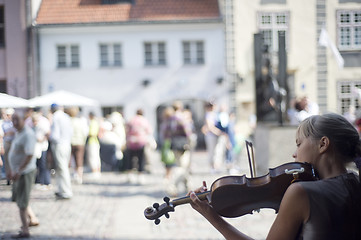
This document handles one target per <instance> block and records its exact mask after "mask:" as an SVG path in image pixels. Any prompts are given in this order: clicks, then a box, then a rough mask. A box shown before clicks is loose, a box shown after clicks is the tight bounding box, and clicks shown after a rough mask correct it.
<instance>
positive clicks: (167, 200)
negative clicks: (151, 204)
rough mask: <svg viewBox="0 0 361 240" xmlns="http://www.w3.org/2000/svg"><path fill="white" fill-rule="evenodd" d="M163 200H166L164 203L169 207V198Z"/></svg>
mask: <svg viewBox="0 0 361 240" xmlns="http://www.w3.org/2000/svg"><path fill="white" fill-rule="evenodd" d="M163 200H164V202H166V203H167V205H168V206H169V201H170V199H169V197H164V198H163Z"/></svg>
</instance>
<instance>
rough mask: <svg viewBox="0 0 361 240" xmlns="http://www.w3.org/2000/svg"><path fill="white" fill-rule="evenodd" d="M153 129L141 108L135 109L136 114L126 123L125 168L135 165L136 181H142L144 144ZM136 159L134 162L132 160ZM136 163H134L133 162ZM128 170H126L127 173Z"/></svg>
mask: <svg viewBox="0 0 361 240" xmlns="http://www.w3.org/2000/svg"><path fill="white" fill-rule="evenodd" d="M152 134H153V129H152V127H151V126H150V123H149V122H148V120H147V119H146V118H145V117H144V115H143V110H142V109H137V111H136V114H135V116H134V117H133V118H131V119H130V120H129V121H128V123H127V124H126V146H127V148H126V157H125V159H126V167H125V168H126V170H128V171H131V170H132V169H134V168H135V167H136V169H137V178H138V179H137V181H138V182H139V183H141V184H143V183H145V181H144V171H145V163H146V159H145V151H144V150H145V146H146V145H147V144H148V142H149V140H150V139H151V137H150V136H152ZM134 158H135V159H136V162H135V161H134ZM135 163H136V164H135ZM129 173H130V172H128V174H129Z"/></svg>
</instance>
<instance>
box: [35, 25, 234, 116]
mask: <svg viewBox="0 0 361 240" xmlns="http://www.w3.org/2000/svg"><path fill="white" fill-rule="evenodd" d="M223 34H224V33H223V27H222V24H221V23H216V24H210V23H208V24H168V25H167V24H158V25H132V26H130V25H121V26H120V25H118V26H97V27H94V26H92V27H90V26H83V27H79V26H72V27H53V28H50V27H43V28H40V31H39V39H40V78H41V94H45V93H47V92H50V91H55V90H61V89H63V90H68V91H71V92H74V93H77V94H81V95H83V96H86V97H90V98H94V99H97V100H98V101H100V103H101V105H102V106H124V107H125V109H124V113H125V116H126V117H130V116H133V115H134V113H135V110H136V108H139V107H142V108H143V109H144V110H145V115H146V116H147V117H148V118H150V120H151V121H152V122H153V123H155V118H156V116H155V112H156V111H155V110H156V107H157V106H158V105H159V104H162V103H165V102H166V101H173V100H175V99H204V100H210V99H213V98H216V99H217V100H219V101H225V100H226V98H227V84H225V83H222V84H221V85H219V84H217V83H216V80H217V78H224V68H225V64H224V35H223ZM183 40H186V41H189V40H191V41H192V40H202V41H204V48H205V49H204V52H205V64H204V65H192V66H184V65H183V50H182V41H183ZM145 41H164V42H165V43H166V54H167V64H166V66H144V46H143V43H144V42H145ZM100 43H121V45H122V61H123V66H122V67H120V68H101V67H99V66H100V53H99V44H100ZM58 44H59V45H64V44H77V45H79V47H80V68H75V69H71V68H65V69H58V68H57V49H56V46H57V45H58ZM145 79H149V80H150V81H151V84H150V85H149V86H148V87H144V86H143V85H142V81H143V80H145Z"/></svg>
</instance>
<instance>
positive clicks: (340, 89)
mask: <svg viewBox="0 0 361 240" xmlns="http://www.w3.org/2000/svg"><path fill="white" fill-rule="evenodd" d="M356 88H360V89H361V80H359V81H338V82H337V111H338V112H339V113H340V114H344V113H345V112H347V111H348V109H349V108H350V106H351V105H352V106H354V107H355V109H356V110H361V102H360V100H359V96H358V95H357V94H356V92H355V89H356Z"/></svg>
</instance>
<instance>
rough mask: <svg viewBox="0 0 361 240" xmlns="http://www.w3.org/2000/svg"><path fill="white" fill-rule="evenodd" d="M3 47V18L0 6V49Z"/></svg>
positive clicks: (2, 8) (2, 10)
mask: <svg viewBox="0 0 361 240" xmlns="http://www.w3.org/2000/svg"><path fill="white" fill-rule="evenodd" d="M1 47H5V18H4V6H0V48H1Z"/></svg>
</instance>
